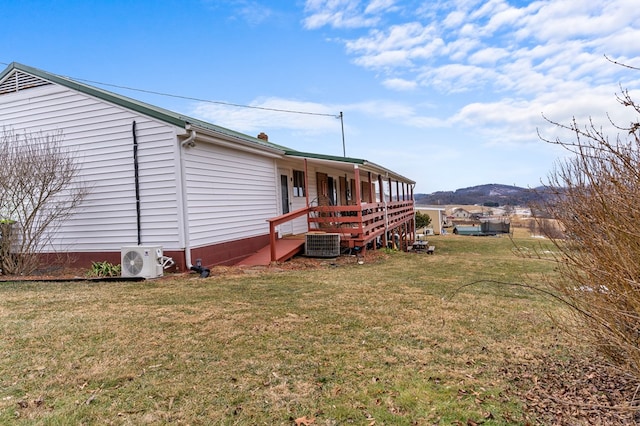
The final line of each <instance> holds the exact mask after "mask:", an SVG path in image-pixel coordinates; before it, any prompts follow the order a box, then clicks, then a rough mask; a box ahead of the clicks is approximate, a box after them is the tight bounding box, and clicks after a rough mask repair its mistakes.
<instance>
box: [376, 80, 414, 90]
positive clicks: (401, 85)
mask: <svg viewBox="0 0 640 426" xmlns="http://www.w3.org/2000/svg"><path fill="white" fill-rule="evenodd" d="M382 84H383V85H384V86H385V87H387V88H389V89H392V90H400V91H405V90H413V89H415V88H416V87H417V86H418V83H416V82H415V81H410V80H405V79H403V78H389V79H386V80H385V81H383V82H382Z"/></svg>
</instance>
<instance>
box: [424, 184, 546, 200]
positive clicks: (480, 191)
mask: <svg viewBox="0 0 640 426" xmlns="http://www.w3.org/2000/svg"><path fill="white" fill-rule="evenodd" d="M541 189H542V188H534V189H529V188H520V187H517V186H512V185H500V184H497V183H491V184H487V185H478V186H472V187H469V188H462V189H456V190H455V191H438V192H434V193H432V194H415V201H416V205H419V206H425V205H446V204H466V205H472V204H480V205H487V206H505V205H509V206H528V205H530V204H531V203H532V202H534V201H540V199H541V195H540V193H541Z"/></svg>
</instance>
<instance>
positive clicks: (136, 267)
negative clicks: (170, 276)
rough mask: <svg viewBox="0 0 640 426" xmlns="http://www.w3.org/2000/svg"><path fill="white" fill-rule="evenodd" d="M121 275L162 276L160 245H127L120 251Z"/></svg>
mask: <svg viewBox="0 0 640 426" xmlns="http://www.w3.org/2000/svg"><path fill="white" fill-rule="evenodd" d="M120 259H121V267H122V276H123V277H143V278H158V277H161V276H162V271H163V265H162V260H163V256H162V247H160V246H129V247H122V250H121V252H120Z"/></svg>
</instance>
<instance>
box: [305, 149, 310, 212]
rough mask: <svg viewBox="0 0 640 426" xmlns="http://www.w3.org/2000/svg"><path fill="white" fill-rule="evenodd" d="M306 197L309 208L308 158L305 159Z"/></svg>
mask: <svg viewBox="0 0 640 426" xmlns="http://www.w3.org/2000/svg"><path fill="white" fill-rule="evenodd" d="M304 195H305V197H306V200H307V207H309V170H308V167H307V159H306V158H305V159H304Z"/></svg>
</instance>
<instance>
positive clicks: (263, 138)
mask: <svg viewBox="0 0 640 426" xmlns="http://www.w3.org/2000/svg"><path fill="white" fill-rule="evenodd" d="M258 139H262V140H263V141H267V142H268V141H269V136H268V135H267V134H266V133H265V132H260V134H259V135H258Z"/></svg>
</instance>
